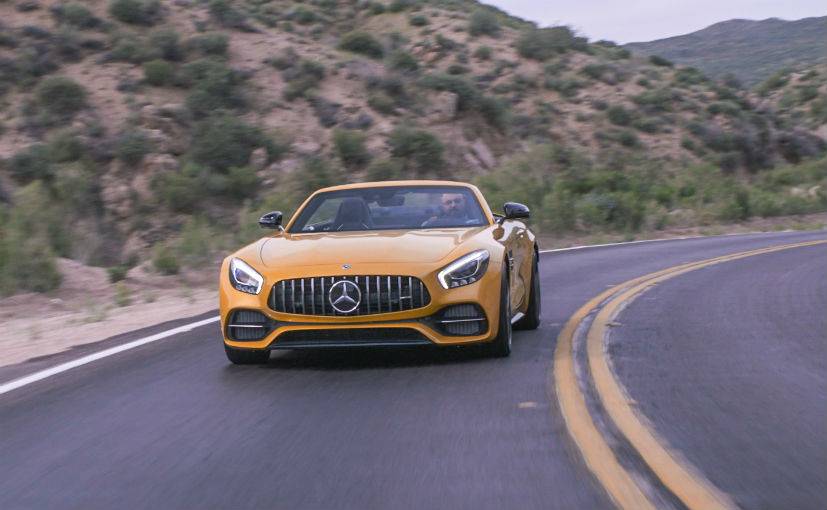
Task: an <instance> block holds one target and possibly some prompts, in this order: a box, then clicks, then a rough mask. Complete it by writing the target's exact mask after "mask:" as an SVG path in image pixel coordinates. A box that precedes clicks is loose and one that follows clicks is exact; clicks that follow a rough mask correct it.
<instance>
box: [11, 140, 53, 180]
mask: <svg viewBox="0 0 827 510" xmlns="http://www.w3.org/2000/svg"><path fill="white" fill-rule="evenodd" d="M8 166H9V171H10V172H11V175H12V177H14V178H15V179H16V180H18V181H19V182H31V181H34V180H37V179H50V178H51V177H52V169H51V166H50V165H49V148H48V147H47V146H46V145H45V144H42V143H36V144H33V145H30V146H28V147H27V148H26V149H24V150H22V151H20V152H17V153H16V154H15V155H14V156H12V157H11V158H9V162H8Z"/></svg>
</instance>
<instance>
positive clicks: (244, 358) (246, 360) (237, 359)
mask: <svg viewBox="0 0 827 510" xmlns="http://www.w3.org/2000/svg"><path fill="white" fill-rule="evenodd" d="M224 352H225V353H227V359H228V360H230V361H232V362H233V363H235V364H236V365H259V364H261V363H267V360H268V359H270V351H266V350H265V351H252V350H249V351H248V350H246V349H233V348H232V347H229V346H228V345H227V344H224Z"/></svg>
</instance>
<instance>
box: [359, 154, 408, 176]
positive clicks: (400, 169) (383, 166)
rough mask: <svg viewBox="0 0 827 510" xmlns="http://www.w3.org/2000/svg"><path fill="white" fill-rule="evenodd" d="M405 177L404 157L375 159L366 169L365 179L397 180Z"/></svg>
mask: <svg viewBox="0 0 827 510" xmlns="http://www.w3.org/2000/svg"><path fill="white" fill-rule="evenodd" d="M405 177H406V175H405V160H404V159H402V158H383V159H377V160H373V161H372V162H371V164H370V165H369V166H368V168H367V170H366V171H365V179H367V180H369V181H396V180H400V179H405Z"/></svg>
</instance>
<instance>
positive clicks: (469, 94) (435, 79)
mask: <svg viewBox="0 0 827 510" xmlns="http://www.w3.org/2000/svg"><path fill="white" fill-rule="evenodd" d="M419 84H420V85H422V86H423V87H427V88H432V89H436V90H447V91H449V92H453V93H454V94H456V95H457V96H458V98H457V110H458V111H464V110H470V109H472V108H473V107H474V106H476V105H477V103H478V101H479V98H480V97H481V94H480V91H479V90H478V89H477V86H476V85H474V82H472V81H470V80H468V79H467V78H462V77H460V76H450V75H447V74H427V75H425V76H423V77H422V79H420V80H419Z"/></svg>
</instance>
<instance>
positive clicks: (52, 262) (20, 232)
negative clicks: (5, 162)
mask: <svg viewBox="0 0 827 510" xmlns="http://www.w3.org/2000/svg"><path fill="white" fill-rule="evenodd" d="M12 203H13V204H14V205H13V206H12V207H10V208H9V210H8V212H7V213H4V211H2V210H0V292H2V293H4V294H14V293H17V292H21V291H32V292H47V291H50V290H53V289H56V288H57V287H59V286H60V283H61V282H62V280H63V276H62V275H61V274H60V271H59V270H58V267H57V259H56V254H55V250H54V245H53V242H54V241H55V237H54V235H53V231H52V229H54V228H56V227H59V228H61V229H64V228H65V226H64V225H63V224H60V223H59V222H56V221H55V218H56V217H60V214H59V213H58V212H57V210H56V208H55V204H54V201H53V199H52V197H51V196H49V193H48V191H47V189H46V187H45V186H44V185H43V183H42V182H39V181H35V182H33V183H31V184H29V185H28V186H26V187H25V188H22V189H20V190H18V191H17V192H16V193H15V195H14V198H13V200H12Z"/></svg>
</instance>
